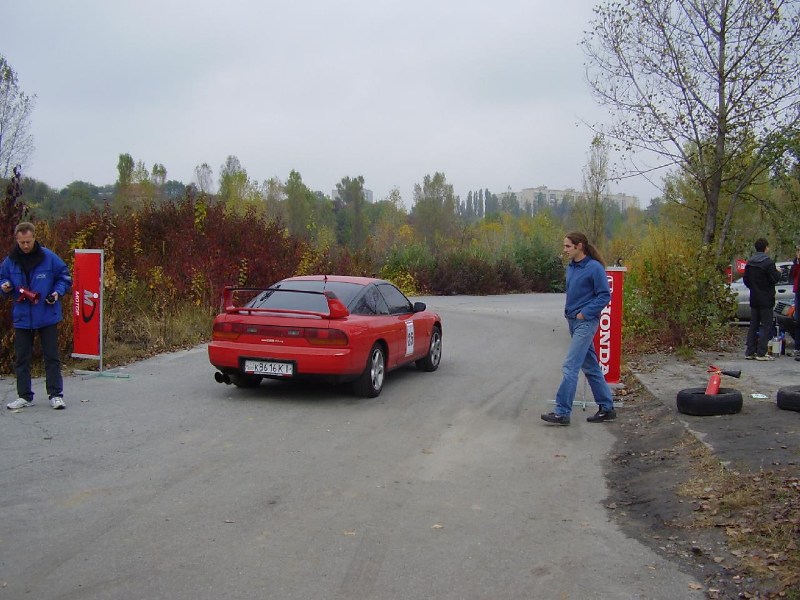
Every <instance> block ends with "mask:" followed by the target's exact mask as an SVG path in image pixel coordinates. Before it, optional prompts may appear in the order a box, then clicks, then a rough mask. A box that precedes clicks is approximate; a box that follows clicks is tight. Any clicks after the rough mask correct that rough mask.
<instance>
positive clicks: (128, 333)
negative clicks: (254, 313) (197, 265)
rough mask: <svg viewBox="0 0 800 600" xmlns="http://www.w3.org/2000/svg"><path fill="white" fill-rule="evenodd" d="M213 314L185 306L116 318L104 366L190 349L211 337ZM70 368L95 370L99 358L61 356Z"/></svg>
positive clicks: (107, 340) (105, 345) (108, 327)
mask: <svg viewBox="0 0 800 600" xmlns="http://www.w3.org/2000/svg"><path fill="white" fill-rule="evenodd" d="M213 320H214V315H211V314H210V313H208V311H206V310H203V309H201V308H200V307H197V306H184V307H180V308H178V309H175V310H173V311H169V312H163V313H161V314H159V315H153V314H152V313H148V312H146V311H140V312H138V313H137V314H130V315H126V316H124V317H122V316H119V315H117V316H115V318H114V319H113V320H112V321H111V322H110V323H108V324H107V325H106V326H105V330H106V333H105V336H104V338H103V368H104V369H105V368H113V367H119V366H122V365H127V364H130V363H133V362H136V361H137V360H142V359H144V358H149V357H151V356H155V355H156V354H160V353H162V352H173V351H175V350H181V349H184V348H191V347H193V346H196V345H198V344H202V343H205V342H207V341H208V340H209V339H210V337H211V326H212V323H213ZM62 359H63V361H64V366H65V367H66V368H67V369H84V370H93V369H95V368H97V366H98V364H97V361H96V360H86V359H75V358H71V357H69V356H62Z"/></svg>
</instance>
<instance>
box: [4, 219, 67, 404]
mask: <svg viewBox="0 0 800 600" xmlns="http://www.w3.org/2000/svg"><path fill="white" fill-rule="evenodd" d="M14 237H15V239H16V244H15V245H14V248H13V249H12V250H11V253H10V254H9V255H8V256H7V257H6V259H5V260H4V261H3V263H2V264H0V290H2V293H3V296H11V297H12V299H13V301H14V307H13V310H12V319H13V322H14V352H15V353H16V375H17V395H18V396H19V398H17V399H16V400H14V401H13V402H9V403H8V404H7V405H6V407H7V408H9V409H19V408H24V407H26V406H31V405H32V404H33V390H32V389H31V355H32V354H33V339H34V336H35V334H36V333H37V332H38V333H39V341H40V342H41V345H42V354H43V356H44V370H45V383H46V389H47V395H48V396H49V397H50V406H52V407H53V408H55V409H62V408H66V404H64V384H63V380H62V377H61V359H60V357H59V352H58V323H59V322H60V321H61V319H62V312H61V298H62V296H64V294H66V293H67V291H68V290H69V288H70V287H71V286H72V277H71V276H70V274H69V269H67V265H66V264H65V263H64V261H63V260H61V259H60V258H59V257H58V256H57V255H56V254H55V253H54V252H51V251H50V250H48V249H47V248H45V247H44V246H42V245H41V244H39V242H37V241H36V229H35V228H34V226H33V224H32V223H27V222H25V223H20V224H19V225H17V226H16V228H15V229H14Z"/></svg>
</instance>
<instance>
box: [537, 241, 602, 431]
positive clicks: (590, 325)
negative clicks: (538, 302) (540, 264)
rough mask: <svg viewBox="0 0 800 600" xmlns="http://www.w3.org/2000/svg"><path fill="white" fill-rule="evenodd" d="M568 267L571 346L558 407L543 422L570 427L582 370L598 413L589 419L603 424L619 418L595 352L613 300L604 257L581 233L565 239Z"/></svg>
mask: <svg viewBox="0 0 800 600" xmlns="http://www.w3.org/2000/svg"><path fill="white" fill-rule="evenodd" d="M564 255H565V256H566V257H567V258H568V259H569V264H568V265H567V298H566V302H565V305H564V317H565V318H566V320H567V325H568V326H569V335H570V338H571V339H570V344H569V350H567V356H566V358H564V364H563V366H562V373H563V378H562V380H561V385H559V386H558V391H557V392H556V407H555V410H554V411H553V412H550V413H547V414H543V415H542V420H543V421H546V422H547V423H554V424H556V425H569V422H570V415H571V414H572V403H573V402H574V400H575V391H576V389H577V387H578V375H579V374H580V372H581V371H583V373H584V375H585V376H586V380H587V381H588V382H589V387H590V388H591V390H592V395H593V396H594V401H595V403H597V406H598V410H597V413H595V414H594V415H593V416H591V417H588V418H587V419H586V420H587V421H589V422H590V423H603V422H606V421H612V420H614V419H616V418H617V411H616V410H615V409H614V399H613V397H612V395H611V388H610V387H609V386H608V383H606V380H605V376H604V375H603V371H602V369H601V368H600V364H599V363H598V361H597V353H596V352H595V350H594V334H595V332H597V328H598V327H599V325H600V313H601V312H602V310H603V309H604V308H605V306H606V305H607V304H608V303H609V301H610V300H611V291H610V289H609V286H608V276H607V275H606V270H605V266H604V263H603V257H602V256H601V255H600V252H599V251H598V250H597V248H595V247H594V246H592V245H591V244H590V243H589V240H588V239H587V238H586V236H585V235H584V234H583V233H581V232H580V231H573V232H572V233H568V234H567V235H566V237H565V238H564Z"/></svg>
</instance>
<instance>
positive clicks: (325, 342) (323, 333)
mask: <svg viewBox="0 0 800 600" xmlns="http://www.w3.org/2000/svg"><path fill="white" fill-rule="evenodd" d="M304 337H305V338H306V340H308V343H309V344H311V345H312V346H347V345H348V344H349V343H350V340H349V339H347V334H346V333H345V332H344V331H342V330H341V329H314V328H311V327H308V328H306V330H305V332H304Z"/></svg>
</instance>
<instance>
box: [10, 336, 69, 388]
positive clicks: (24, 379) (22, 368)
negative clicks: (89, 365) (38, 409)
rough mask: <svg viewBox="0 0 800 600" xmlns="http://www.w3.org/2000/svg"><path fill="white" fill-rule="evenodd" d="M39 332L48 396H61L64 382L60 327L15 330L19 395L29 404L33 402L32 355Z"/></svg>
mask: <svg viewBox="0 0 800 600" xmlns="http://www.w3.org/2000/svg"><path fill="white" fill-rule="evenodd" d="M37 331H38V332H39V341H40V342H41V344H42V355H43V356H44V374H45V383H46V388H47V395H48V396H49V397H50V398H52V397H53V396H61V395H63V393H64V382H63V380H62V378H61V359H60V358H59V356H58V325H48V326H47V327H42V328H41V329H14V352H15V353H16V356H17V362H16V374H17V395H18V396H19V397H20V398H24V399H25V400H27V401H28V402H31V401H32V400H33V390H32V389H31V355H32V354H33V338H34V336H35V335H36V332H37Z"/></svg>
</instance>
